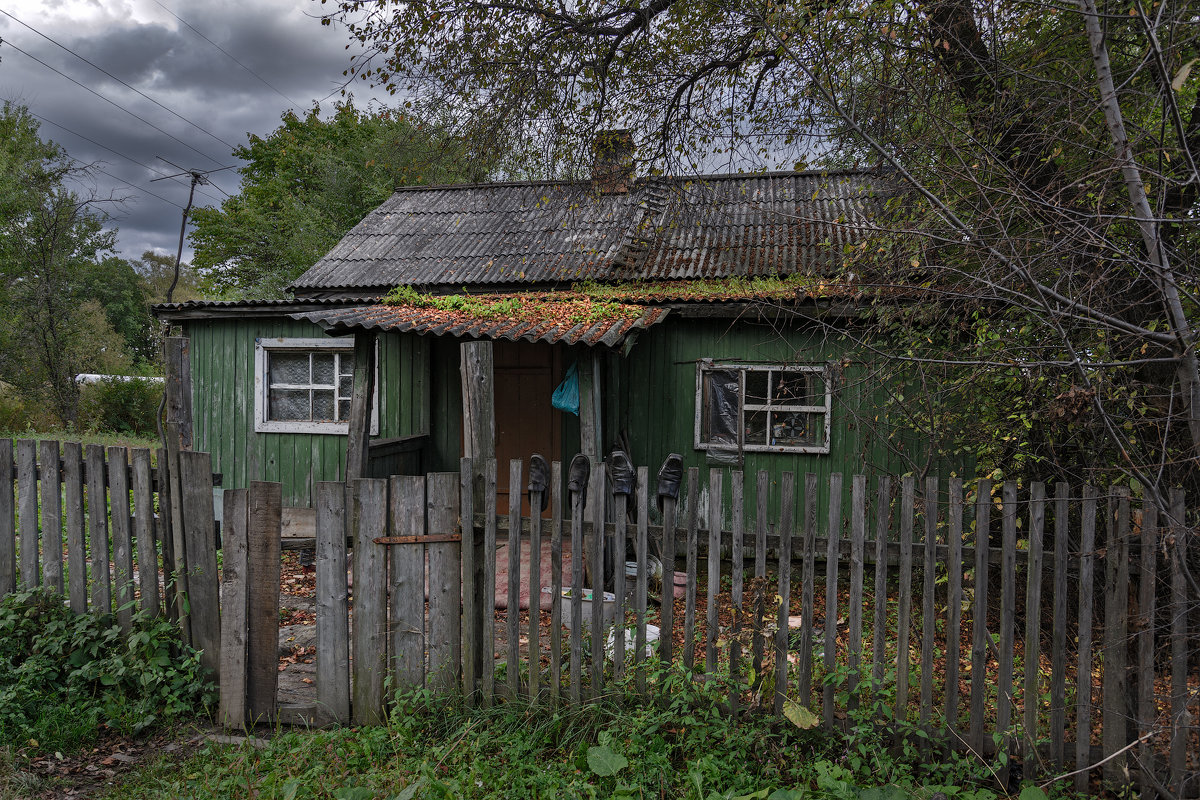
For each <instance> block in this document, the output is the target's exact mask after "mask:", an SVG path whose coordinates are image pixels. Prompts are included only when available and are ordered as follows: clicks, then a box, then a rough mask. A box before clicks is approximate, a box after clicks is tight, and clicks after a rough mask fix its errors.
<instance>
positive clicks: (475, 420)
mask: <svg viewBox="0 0 1200 800" xmlns="http://www.w3.org/2000/svg"><path fill="white" fill-rule="evenodd" d="M459 352H460V355H461V359H460V360H461V362H462V366H461V373H462V408H463V454H464V455H465V456H466V457H467V458H470V459H471V508H473V509H475V510H476V511H477V512H478V511H483V510H484V509H485V508H487V505H486V504H485V502H484V493H485V491H486V489H487V484H486V482H485V480H484V470H485V469H486V465H487V462H488V461H490V460H494V459H495V458H496V397H495V391H496V385H495V376H494V371H493V366H492V365H493V361H492V343H491V341H490V340H489V341H480V342H463V343H462V344H461V345H460V347H459ZM517 502H518V503H519V502H520V500H519V499H518V500H517ZM462 545H463V560H464V563H465V565H466V569H465V570H464V574H463V581H464V583H465V584H466V585H464V586H463V601H464V606H465V607H464V609H463V612H464V613H463V617H464V620H463V622H464V624H463V651H462V657H463V674H464V676H465V677H467V678H469V679H471V681H472V683H473V682H474V681H475V679H480V680H485V681H487V680H491V677H492V664H491V658H492V652H491V650H492V644H491V643H490V642H485V641H484V630H485V627H484V624H483V619H484V616H485V615H486V616H490V615H491V613H492V607H493V605H494V603H495V598H493V597H488V596H487V594H486V587H487V581H486V580H485V577H484V557H485V550H484V544H483V532H482V531H479V532H476V531H475V529H474V525H473V523H472V522H471V521H469V520H463V543H462ZM493 567H494V565H493ZM477 688H478V687H476V686H465V687H464V689H465V692H466V694H467V696H468V697H471V696H473V695H474V693H475V692H476V691H477Z"/></svg>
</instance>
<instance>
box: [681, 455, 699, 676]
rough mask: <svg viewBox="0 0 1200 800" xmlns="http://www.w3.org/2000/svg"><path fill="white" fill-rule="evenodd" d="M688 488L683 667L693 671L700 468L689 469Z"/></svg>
mask: <svg viewBox="0 0 1200 800" xmlns="http://www.w3.org/2000/svg"><path fill="white" fill-rule="evenodd" d="M687 487H688V491H687V549H686V550H685V551H684V552H685V553H686V561H685V564H686V567H685V569H686V574H687V595H686V597H685V602H684V607H683V665H684V666H685V667H687V668H688V669H691V668H692V667H694V666H695V664H696V560H697V558H698V557H699V552H700V551H699V549H698V547H697V539H698V535H699V534H698V527H697V517H698V515H699V511H700V470H699V468H697V467H688V473H687Z"/></svg>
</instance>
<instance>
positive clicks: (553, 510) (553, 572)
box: [550, 461, 563, 708]
mask: <svg viewBox="0 0 1200 800" xmlns="http://www.w3.org/2000/svg"><path fill="white" fill-rule="evenodd" d="M562 532H563V496H562V462H561V461H551V462H550V704H551V705H552V706H553V707H554V708H558V706H559V705H560V703H561V702H562V658H563V650H562V624H563V619H562V588H563V575H562Z"/></svg>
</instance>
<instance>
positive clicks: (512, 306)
mask: <svg viewBox="0 0 1200 800" xmlns="http://www.w3.org/2000/svg"><path fill="white" fill-rule="evenodd" d="M384 303H386V304H387V305H392V306H407V307H409V308H430V309H436V310H438V311H446V312H450V313H453V314H461V315H462V316H464V317H466V318H470V319H487V320H502V319H513V320H521V321H525V322H543V323H547V324H560V325H561V324H562V323H564V322H568V323H572V324H576V325H578V324H580V323H585V322H602V321H605V320H609V321H617V320H623V319H637V318H638V317H640V316H641V315H642V314H644V313H645V311H646V310H645V309H644V308H642V307H641V306H637V305H631V304H629V303H622V302H619V301H618V300H616V299H606V298H604V297H602V296H600V295H599V294H589V293H587V292H578V291H563V292H539V293H519V294H503V295H472V294H448V295H432V294H423V293H421V292H418V291H417V290H416V289H413V288H412V287H411V286H397V287H396V288H394V289H392V290H391V291H390V292H388V295H387V297H386V298H384Z"/></svg>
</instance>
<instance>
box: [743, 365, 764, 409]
mask: <svg viewBox="0 0 1200 800" xmlns="http://www.w3.org/2000/svg"><path fill="white" fill-rule="evenodd" d="M767 375H768V373H767V371H766V370H765V369H763V370H758V369H748V370H746V402H747V403H750V404H752V405H765V404H766V403H767V402H769V401H768V397H767Z"/></svg>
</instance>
